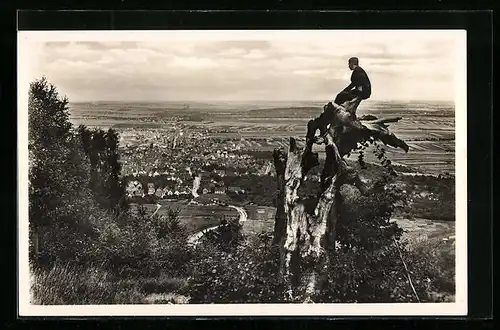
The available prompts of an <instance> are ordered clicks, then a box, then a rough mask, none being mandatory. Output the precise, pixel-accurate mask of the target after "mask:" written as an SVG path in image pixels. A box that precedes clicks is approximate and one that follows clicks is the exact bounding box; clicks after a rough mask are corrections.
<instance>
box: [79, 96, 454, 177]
mask: <svg viewBox="0 0 500 330" xmlns="http://www.w3.org/2000/svg"><path fill="white" fill-rule="evenodd" d="M324 103H325V102H253V103H251V102H239V103H238V102H226V103H217V104H215V103H195V104H193V103H190V104H185V103H181V102H178V103H172V102H168V103H119V102H97V103H73V104H71V105H70V113H71V120H72V121H73V123H75V124H86V125H88V126H99V127H114V128H116V129H118V130H120V129H126V128H132V129H134V128H135V129H150V130H152V131H157V132H158V134H162V133H165V134H166V133H167V132H170V131H171V129H172V127H173V126H174V123H182V124H183V125H185V126H186V127H187V128H189V129H193V130H199V131H207V132H208V137H209V138H221V137H223V138H231V139H234V140H240V141H241V143H242V144H243V146H244V147H245V149H250V150H262V151H263V150H269V151H271V150H273V149H274V148H275V147H279V146H282V147H286V146H287V143H288V139H289V137H290V136H293V137H295V138H299V144H300V142H302V143H303V140H304V139H303V138H304V136H305V133H306V124H307V121H308V120H310V119H312V118H314V117H316V116H318V115H319V114H320V113H321V112H322V106H323V104H324ZM358 114H359V115H363V114H372V115H375V116H378V117H383V116H385V117H387V116H401V117H403V119H402V120H401V121H400V122H399V123H396V124H393V125H391V129H392V131H393V132H394V133H395V134H397V135H398V136H399V137H400V138H402V139H404V140H405V141H406V142H407V143H408V145H409V146H410V151H409V152H408V153H407V154H405V153H404V152H402V151H399V150H395V149H394V148H390V147H388V148H387V149H388V154H389V157H390V159H391V160H393V162H394V163H396V164H402V165H405V166H408V167H411V168H413V169H415V170H417V171H421V172H425V173H433V174H442V173H444V172H447V173H450V174H453V173H454V168H455V122H454V121H455V110H454V105H453V104H452V103H444V102H427V103H423V102H377V101H372V100H367V101H364V102H363V103H362V104H361V105H360V107H359V108H358ZM318 151H319V152H320V153H321V149H318ZM370 157H371V155H370V154H369V153H368V154H367V160H368V161H370V160H371V159H370Z"/></svg>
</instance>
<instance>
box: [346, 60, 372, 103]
mask: <svg viewBox="0 0 500 330" xmlns="http://www.w3.org/2000/svg"><path fill="white" fill-rule="evenodd" d="M360 86H361V89H362V91H361V92H359V90H358V87H360ZM354 87H356V89H355V90H352V91H351V89H352V88H354ZM344 91H350V92H354V93H356V94H358V93H359V95H361V97H362V98H363V99H367V98H369V97H370V96H371V94H372V86H371V83H370V79H369V78H368V75H367V74H366V72H365V70H363V69H362V68H361V67H359V66H357V67H355V68H354V70H352V75H351V84H350V85H349V86H347V87H346V88H345V89H344Z"/></svg>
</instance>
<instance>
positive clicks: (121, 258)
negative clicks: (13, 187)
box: [29, 78, 455, 305]
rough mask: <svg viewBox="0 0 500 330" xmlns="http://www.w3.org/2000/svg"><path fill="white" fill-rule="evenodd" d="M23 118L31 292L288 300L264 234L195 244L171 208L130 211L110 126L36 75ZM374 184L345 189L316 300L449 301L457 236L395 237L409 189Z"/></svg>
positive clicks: (82, 297) (148, 299)
mask: <svg viewBox="0 0 500 330" xmlns="http://www.w3.org/2000/svg"><path fill="white" fill-rule="evenodd" d="M29 120H30V126H29V129H30V132H29V134H30V135H29V137H30V144H29V152H30V165H31V166H30V173H29V178H30V210H29V211H30V242H31V248H30V257H31V260H32V265H31V267H32V272H31V275H32V281H31V292H32V303H34V304H44V305H47V304H49V305H54V304H56V305H57V304H127V303H224V302H226V303H227V302H232V303H238V302H280V301H282V302H284V301H287V300H286V298H285V295H284V292H283V283H282V280H281V278H280V276H279V274H278V272H277V269H278V265H277V263H278V255H277V253H278V251H277V247H276V246H274V245H273V244H272V243H271V241H272V240H271V237H270V236H269V235H268V234H262V235H257V236H251V235H249V236H244V235H242V233H241V228H240V227H239V225H238V224H234V223H226V224H225V225H223V226H221V227H220V228H219V229H218V230H216V231H214V232H213V233H212V234H210V235H207V236H206V237H205V238H204V239H203V240H202V242H201V243H200V245H198V246H197V247H196V248H195V247H192V246H189V245H188V244H186V239H187V233H186V228H185V227H184V226H183V225H182V224H181V223H180V221H179V218H178V214H177V213H176V212H168V213H167V214H166V215H164V216H155V217H152V218H150V217H147V216H146V215H145V213H144V212H138V213H132V212H130V211H129V210H128V206H127V204H126V202H125V200H124V198H123V185H122V182H121V181H120V176H119V172H120V167H119V163H118V157H119V155H118V153H117V152H116V150H117V146H118V139H117V134H116V133H115V132H114V131H113V130H109V131H108V132H102V131H90V130H88V129H86V128H85V127H79V128H78V129H74V128H73V127H72V126H71V124H70V123H69V120H68V116H67V100H66V99H63V98H60V97H59V96H58V94H57V91H56V89H55V87H54V86H52V85H50V84H49V83H48V82H47V81H46V80H45V79H44V78H42V79H41V80H37V81H35V82H33V83H32V84H31V88H30V99H29ZM380 188H381V189H379V190H378V191H377V192H376V193H374V194H372V195H370V196H359V195H357V194H356V193H355V192H354V191H350V190H349V189H347V188H346V189H344V191H343V197H344V199H345V201H346V203H345V208H344V209H343V210H341V217H340V219H341V220H340V221H339V223H338V226H339V227H338V228H337V229H338V231H337V232H338V237H337V239H338V241H339V248H338V249H337V250H336V251H331V252H330V253H331V256H330V262H331V263H332V267H333V269H335V271H333V272H331V273H330V274H328V277H329V278H328V281H327V283H326V284H325V286H324V290H322V291H321V292H318V293H317V297H316V298H317V299H316V300H317V301H331V302H402V301H404V302H412V301H421V302H424V301H447V300H452V299H453V295H454V290H455V286H454V282H455V281H454V276H455V274H454V268H455V267H454V252H453V251H454V247H453V243H452V242H441V241H423V242H410V243H411V244H408V243H403V242H398V241H399V238H400V236H401V229H400V228H399V227H398V226H397V225H396V224H394V223H389V219H390V217H391V215H392V214H393V213H394V212H396V211H397V209H398V208H399V209H401V208H402V207H404V203H403V204H401V203H400V201H401V200H402V197H403V196H404V195H406V194H405V192H404V191H403V190H404V189H403V188H401V187H398V186H397V185H391V184H389V183H387V182H381V183H380ZM384 188H385V189H384ZM398 203H399V204H398ZM398 205H399V206H398ZM361 206H362V207H361ZM447 244H450V245H447ZM443 245H444V246H443ZM403 260H404V261H405V263H406V264H407V265H408V271H406V269H405V267H404V265H403ZM408 275H409V276H410V278H411V280H412V283H413V286H414V289H415V291H414V290H413V288H412V287H411V286H410V284H409V279H408Z"/></svg>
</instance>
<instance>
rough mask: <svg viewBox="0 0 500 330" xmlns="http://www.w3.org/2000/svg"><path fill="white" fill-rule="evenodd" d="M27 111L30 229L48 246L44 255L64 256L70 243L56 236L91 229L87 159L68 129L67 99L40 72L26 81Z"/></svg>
mask: <svg viewBox="0 0 500 330" xmlns="http://www.w3.org/2000/svg"><path fill="white" fill-rule="evenodd" d="M28 114H29V117H28V130H29V133H28V137H29V141H28V150H29V160H30V167H29V219H30V229H31V233H32V234H33V233H37V235H38V237H39V238H40V245H41V246H44V247H45V250H46V251H49V255H47V258H48V259H53V258H58V257H68V258H69V255H71V254H72V252H71V250H72V251H73V252H74V248H75V244H72V245H71V244H67V243H68V242H65V241H63V240H59V239H58V238H59V236H60V235H63V233H71V234H76V233H87V234H90V233H91V232H92V230H91V228H90V226H89V225H90V224H89V221H88V220H89V219H88V216H89V212H87V211H88V210H89V208H92V205H93V201H92V197H91V193H90V191H89V189H88V184H89V180H90V178H89V173H90V164H89V161H88V159H87V157H86V156H85V152H84V150H83V146H82V144H81V143H80V142H81V141H80V139H78V138H76V137H75V135H74V132H73V131H72V125H71V123H70V121H69V114H68V100H67V98H66V97H60V96H59V94H58V92H57V90H56V88H55V87H54V86H53V85H52V84H50V83H49V82H48V81H47V79H46V78H45V77H42V78H41V79H39V80H35V81H34V82H32V83H31V84H30V89H29V103H28ZM31 238H33V237H31ZM43 238H45V239H43ZM80 241H81V242H82V244H83V243H85V242H86V240H85V239H83V238H82V239H81V240H80ZM54 244H60V247H61V248H64V249H65V251H66V252H65V253H63V252H62V251H60V250H57V249H56V248H55V245H54ZM52 248H54V249H52ZM57 251H59V252H61V253H60V254H58V252H57ZM32 252H33V251H32Z"/></svg>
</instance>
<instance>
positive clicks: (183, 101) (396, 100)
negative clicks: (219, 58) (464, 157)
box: [69, 99, 455, 103]
mask: <svg viewBox="0 0 500 330" xmlns="http://www.w3.org/2000/svg"><path fill="white" fill-rule="evenodd" d="M330 101H331V102H333V100H330ZM363 101H364V102H365V103H366V102H372V101H374V102H451V103H453V102H455V100H453V99H451V100H443V99H441V100H440V99H434V100H433V99H368V100H363ZM100 102H130V103H159V102H175V103H208V102H211V103H216V102H329V100H328V99H303V100H293V99H289V100H287V99H279V100H270V99H244V100H236V99H227V100H210V99H207V100H201V99H200V100H112V99H110V100H79V101H71V100H69V103H100Z"/></svg>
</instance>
